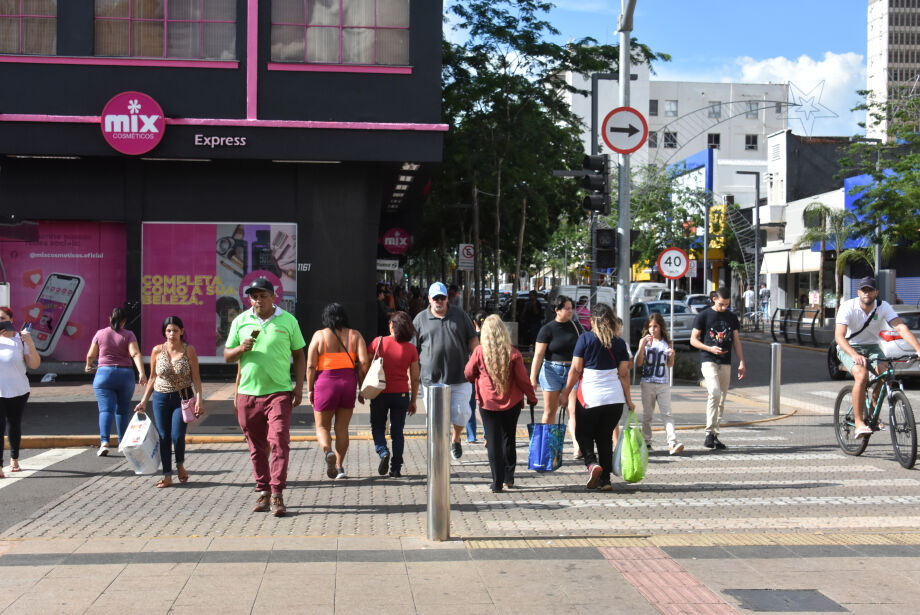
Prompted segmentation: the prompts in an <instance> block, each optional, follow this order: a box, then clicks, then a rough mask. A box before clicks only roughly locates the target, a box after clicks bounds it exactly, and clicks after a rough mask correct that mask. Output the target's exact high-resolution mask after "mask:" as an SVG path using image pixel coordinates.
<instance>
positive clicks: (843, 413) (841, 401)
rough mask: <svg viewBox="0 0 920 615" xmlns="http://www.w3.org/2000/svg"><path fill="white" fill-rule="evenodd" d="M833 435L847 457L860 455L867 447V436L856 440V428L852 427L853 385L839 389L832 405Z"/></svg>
mask: <svg viewBox="0 0 920 615" xmlns="http://www.w3.org/2000/svg"><path fill="white" fill-rule="evenodd" d="M834 433H836V434H837V444H839V445H840V449H841V450H842V451H843V452H844V453H846V454H847V455H862V453H863V451H864V450H866V446H868V445H869V436H864V437H862V438H857V437H856V436H855V435H854V434H855V433H856V427H855V426H854V425H853V385H852V384H850V385H847V386H845V387H843V388H842V389H840V393H839V394H838V395H837V402H836V403H835V404H834Z"/></svg>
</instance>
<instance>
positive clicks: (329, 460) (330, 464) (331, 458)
mask: <svg viewBox="0 0 920 615" xmlns="http://www.w3.org/2000/svg"><path fill="white" fill-rule="evenodd" d="M326 476H328V477H329V478H335V453H333V452H332V451H329V452H328V453H326Z"/></svg>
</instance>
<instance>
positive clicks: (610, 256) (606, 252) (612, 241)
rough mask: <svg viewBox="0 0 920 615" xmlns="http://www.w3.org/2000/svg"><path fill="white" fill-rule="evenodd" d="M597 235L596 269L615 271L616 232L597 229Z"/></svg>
mask: <svg viewBox="0 0 920 615" xmlns="http://www.w3.org/2000/svg"><path fill="white" fill-rule="evenodd" d="M595 232H596V233H597V268H598V269H616V267H617V230H616V229H615V228H599V229H597V230H596V231H595Z"/></svg>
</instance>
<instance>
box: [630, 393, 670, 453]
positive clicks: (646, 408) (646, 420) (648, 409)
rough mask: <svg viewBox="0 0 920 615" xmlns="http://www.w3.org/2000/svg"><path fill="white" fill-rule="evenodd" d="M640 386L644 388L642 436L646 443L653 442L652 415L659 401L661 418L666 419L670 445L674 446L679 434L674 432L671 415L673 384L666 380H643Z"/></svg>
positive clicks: (665, 426) (665, 425)
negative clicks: (658, 381) (657, 381)
mask: <svg viewBox="0 0 920 615" xmlns="http://www.w3.org/2000/svg"><path fill="white" fill-rule="evenodd" d="M639 386H640V388H641V390H642V437H643V438H645V442H646V443H648V444H651V443H652V416H654V414H655V403H656V402H657V403H658V407H659V408H660V409H661V420H663V421H664V431H665V433H666V434H667V437H668V446H674V444H675V443H676V442H677V434H676V433H675V432H674V417H673V416H671V385H669V384H668V383H666V382H663V383H661V384H658V383H655V382H643V383H642V384H640V385H639Z"/></svg>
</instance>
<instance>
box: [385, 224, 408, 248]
mask: <svg viewBox="0 0 920 615" xmlns="http://www.w3.org/2000/svg"><path fill="white" fill-rule="evenodd" d="M382 242H383V249H384V250H386V251H387V252H389V253H390V254H402V253H403V252H405V251H406V250H408V249H409V232H408V231H407V230H406V229H402V228H399V227H393V228H391V229H389V230H387V232H385V233H384V234H383V240H382Z"/></svg>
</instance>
